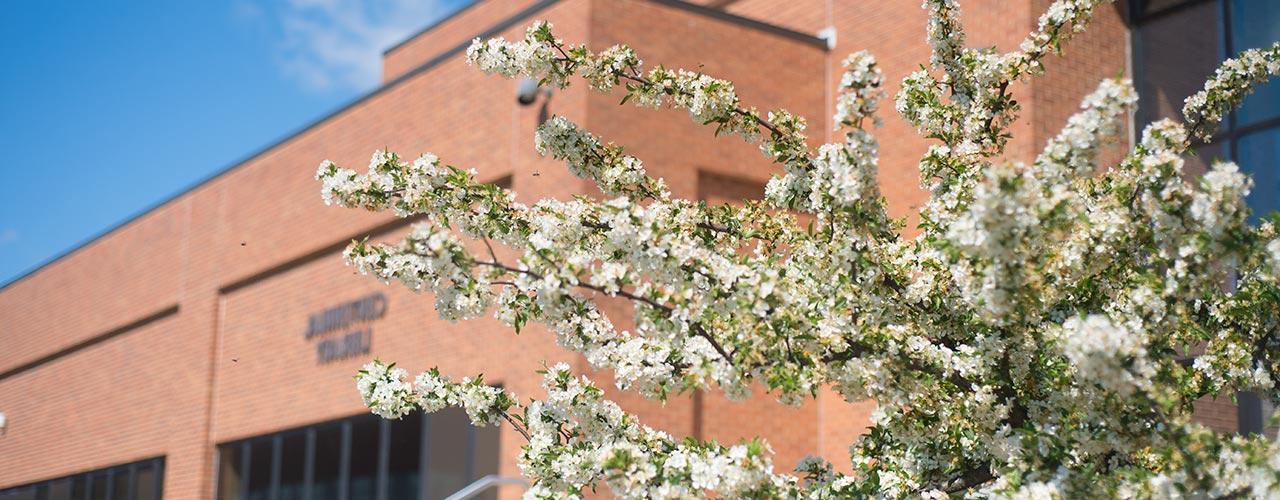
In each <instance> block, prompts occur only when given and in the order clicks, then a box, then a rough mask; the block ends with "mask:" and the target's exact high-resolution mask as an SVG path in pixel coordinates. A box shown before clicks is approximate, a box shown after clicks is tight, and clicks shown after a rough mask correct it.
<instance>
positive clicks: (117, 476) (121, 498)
mask: <svg viewBox="0 0 1280 500" xmlns="http://www.w3.org/2000/svg"><path fill="white" fill-rule="evenodd" d="M111 476H112V482H111V485H112V486H111V489H112V490H114V491H115V493H114V494H113V495H112V497H111V498H113V499H115V500H126V499H128V498H129V468H128V467H120V468H118V469H115V470H112V471H111Z"/></svg>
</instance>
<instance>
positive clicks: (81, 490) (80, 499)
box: [71, 476, 89, 500]
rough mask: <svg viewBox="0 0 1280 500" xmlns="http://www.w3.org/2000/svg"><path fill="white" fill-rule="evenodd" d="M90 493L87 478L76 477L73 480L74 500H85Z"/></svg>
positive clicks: (72, 491) (72, 492)
mask: <svg viewBox="0 0 1280 500" xmlns="http://www.w3.org/2000/svg"><path fill="white" fill-rule="evenodd" d="M88 492H89V490H88V484H87V483H86V482H85V476H76V477H73V478H71V498H72V500H84V497H85V495H86V494H88Z"/></svg>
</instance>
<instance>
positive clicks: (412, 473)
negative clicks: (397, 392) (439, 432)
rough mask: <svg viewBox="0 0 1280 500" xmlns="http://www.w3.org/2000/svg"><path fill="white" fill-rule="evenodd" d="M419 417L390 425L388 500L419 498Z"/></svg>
mask: <svg viewBox="0 0 1280 500" xmlns="http://www.w3.org/2000/svg"><path fill="white" fill-rule="evenodd" d="M423 420H424V419H423V418H422V414H420V413H412V414H409V415H406V416H405V417H404V418H403V419H401V420H394V421H392V422H391V436H390V444H389V446H388V448H389V449H388V450H387V498H418V488H419V485H420V481H419V472H418V470H419V469H418V466H419V464H421V463H422V424H423Z"/></svg>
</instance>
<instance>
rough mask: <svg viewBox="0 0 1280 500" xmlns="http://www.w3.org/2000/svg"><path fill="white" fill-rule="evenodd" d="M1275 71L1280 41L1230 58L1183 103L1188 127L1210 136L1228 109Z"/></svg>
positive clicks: (1278, 72) (1279, 64) (1279, 70)
mask: <svg viewBox="0 0 1280 500" xmlns="http://www.w3.org/2000/svg"><path fill="white" fill-rule="evenodd" d="M1276 75H1280V42H1276V43H1275V44H1273V45H1271V46H1270V47H1267V48H1261V49H1249V50H1246V51H1244V52H1241V53H1240V55H1239V56H1237V57H1235V58H1232V59H1227V60H1226V61H1224V62H1223V63H1222V65H1221V66H1219V67H1218V69H1217V71H1215V72H1214V74H1213V76H1212V77H1211V78H1209V80H1208V81H1206V82H1205V83H1204V89H1203V90H1201V91H1199V92H1196V93H1194V94H1191V95H1190V96H1187V99H1186V102H1185V103H1184V104H1183V107H1182V115H1183V116H1185V117H1186V118H1187V127H1188V128H1189V129H1190V130H1191V133H1193V134H1195V135H1197V136H1199V137H1200V138H1202V139H1208V138H1209V137H1210V136H1212V135H1213V132H1214V131H1215V130H1217V129H1218V123H1220V122H1221V121H1222V117H1223V116H1224V115H1225V114H1226V113H1227V112H1228V111H1231V109H1232V108H1234V107H1236V106H1238V105H1240V102H1241V101H1243V100H1244V98H1245V96H1247V95H1249V93H1250V92H1252V91H1253V89H1254V87H1256V86H1257V85H1260V84H1262V83H1265V82H1266V81H1267V79H1268V78H1270V77H1273V76H1276Z"/></svg>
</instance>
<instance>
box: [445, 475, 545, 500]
mask: <svg viewBox="0 0 1280 500" xmlns="http://www.w3.org/2000/svg"><path fill="white" fill-rule="evenodd" d="M504 484H511V485H520V486H524V487H526V488H528V487H529V483H526V482H524V480H523V479H520V478H518V477H503V476H499V475H497V474H489V475H487V476H484V477H482V478H480V479H477V480H475V481H474V482H472V483H471V484H468V485H467V486H466V487H465V488H462V489H460V490H458V491H456V492H454V493H453V494H452V495H449V496H448V497H445V499H444V500H467V499H468V498H471V497H474V496H476V495H479V494H480V493H482V492H483V491H484V490H487V489H489V488H493V487H495V486H502V485H504Z"/></svg>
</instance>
